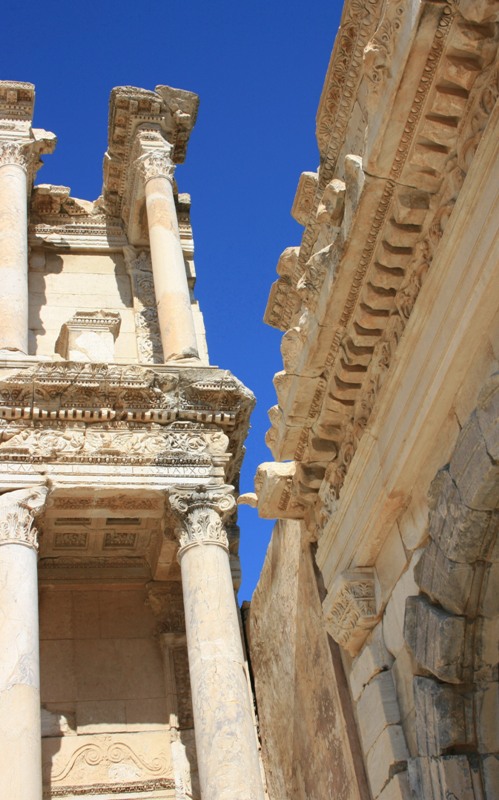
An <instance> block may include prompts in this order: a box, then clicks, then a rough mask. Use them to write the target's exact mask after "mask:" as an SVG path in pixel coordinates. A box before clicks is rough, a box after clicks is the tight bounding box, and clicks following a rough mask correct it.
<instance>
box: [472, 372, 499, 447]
mask: <svg viewBox="0 0 499 800" xmlns="http://www.w3.org/2000/svg"><path fill="white" fill-rule="evenodd" d="M477 417H478V424H479V425H480V430H481V432H482V435H483V438H484V439H485V444H486V447H487V452H488V453H489V455H490V457H491V458H492V459H494V461H499V373H496V374H495V375H494V376H493V377H492V378H491V379H490V380H489V381H487V383H486V384H485V386H484V387H483V389H482V391H481V392H480V396H479V398H478V405H477Z"/></svg>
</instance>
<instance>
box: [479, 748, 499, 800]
mask: <svg viewBox="0 0 499 800" xmlns="http://www.w3.org/2000/svg"><path fill="white" fill-rule="evenodd" d="M482 775H483V783H484V790H485V797H487V798H488V797H491V798H494V797H498V796H499V755H496V754H495V753H491V754H489V755H487V756H484V758H483V759H482Z"/></svg>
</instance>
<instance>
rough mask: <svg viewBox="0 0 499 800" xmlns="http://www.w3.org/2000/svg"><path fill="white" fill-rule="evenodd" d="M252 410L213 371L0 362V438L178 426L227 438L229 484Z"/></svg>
mask: <svg viewBox="0 0 499 800" xmlns="http://www.w3.org/2000/svg"><path fill="white" fill-rule="evenodd" d="M253 406H254V397H253V395H252V393H251V392H250V391H249V390H248V389H247V388H246V387H245V386H244V385H243V384H242V383H241V382H240V381H238V380H237V379H236V378H235V377H234V376H233V375H232V374H231V373H230V372H228V371H227V370H221V369H218V368H217V367H196V366H192V367H187V366H185V367H180V366H179V367H170V366H165V367H162V366H155V367H154V369H145V368H143V367H139V366H135V365H128V366H121V365H116V364H98V363H95V364H93V363H78V362H71V361H62V360H61V361H54V362H48V361H47V362H43V363H35V364H33V363H32V362H31V363H30V362H29V361H21V360H19V361H15V360H13V359H9V360H8V361H5V362H2V361H0V433H1V432H2V431H4V432H5V430H6V428H7V427H8V426H9V425H14V426H16V424H18V423H19V424H22V425H23V426H26V425H27V426H31V427H33V426H35V427H37V428H40V427H42V428H44V427H46V428H49V429H50V428H51V427H54V429H60V428H61V426H62V427H63V428H64V426H66V425H68V426H71V425H74V424H79V425H83V426H84V427H85V426H86V427H88V426H90V427H93V428H95V429H97V428H99V429H101V428H103V429H106V430H110V431H113V430H114V429H115V428H116V429H122V430H128V429H130V430H149V429H151V426H152V428H154V429H158V430H160V429H165V428H167V427H168V426H170V425H171V424H172V423H179V422H183V423H186V424H189V423H192V424H193V425H195V426H196V427H198V428H199V426H201V427H203V426H206V429H207V430H209V429H212V428H217V429H220V430H221V431H222V432H223V433H224V434H226V436H227V437H228V448H227V450H228V453H229V454H230V459H229V462H228V464H227V466H226V479H227V480H228V481H229V482H237V476H238V473H239V469H240V465H241V461H242V457H243V452H244V447H243V443H244V440H245V438H246V435H247V432H248V427H249V417H250V413H251V411H252V409H253ZM62 455H63V454H62ZM13 469H14V470H15V469H16V468H15V467H13Z"/></svg>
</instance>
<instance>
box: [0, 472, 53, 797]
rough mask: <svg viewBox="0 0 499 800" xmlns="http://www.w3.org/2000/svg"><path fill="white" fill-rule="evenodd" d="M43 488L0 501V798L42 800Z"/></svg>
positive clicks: (6, 496)
mask: <svg viewBox="0 0 499 800" xmlns="http://www.w3.org/2000/svg"><path fill="white" fill-rule="evenodd" d="M46 492H47V490H46V489H45V488H44V487H39V488H35V489H21V490H18V491H13V492H7V493H6V494H3V495H1V496H0V652H1V656H0V741H1V743H2V746H1V748H0V797H2V798H6V800H7V798H8V800H42V763H41V726H40V659H39V638H38V585H37V549H38V545H37V531H36V529H35V528H34V527H33V520H34V515H35V514H36V513H37V512H38V511H39V510H40V509H41V508H42V507H43V505H44V503H45V497H46Z"/></svg>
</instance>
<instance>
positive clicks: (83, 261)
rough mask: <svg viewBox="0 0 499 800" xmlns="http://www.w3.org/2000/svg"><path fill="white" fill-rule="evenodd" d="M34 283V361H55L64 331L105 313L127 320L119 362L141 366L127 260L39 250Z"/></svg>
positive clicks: (32, 265)
mask: <svg viewBox="0 0 499 800" xmlns="http://www.w3.org/2000/svg"><path fill="white" fill-rule="evenodd" d="M28 282H29V329H30V354H31V355H43V356H51V355H54V353H55V352H56V350H55V346H56V342H57V339H58V336H59V334H60V331H61V327H62V325H63V324H64V323H65V322H68V321H69V320H70V319H71V318H72V317H73V315H74V314H75V312H77V311H99V310H101V309H102V310H105V311H113V312H116V313H119V315H120V317H121V324H120V330H119V333H118V336H117V339H116V342H115V346H114V359H113V360H114V361H116V362H117V363H125V362H130V361H132V362H133V361H136V360H137V344H136V334H135V321H134V313H133V300H132V287H131V283H130V277H129V275H128V274H127V271H126V268H125V261H124V258H123V256H122V255H121V254H119V253H112V252H111V253H109V252H108V253H105V252H102V253H64V252H59V253H58V252H54V251H53V250H52V251H49V250H42V249H33V250H32V251H31V255H30V261H29V273H28Z"/></svg>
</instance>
